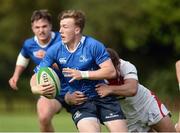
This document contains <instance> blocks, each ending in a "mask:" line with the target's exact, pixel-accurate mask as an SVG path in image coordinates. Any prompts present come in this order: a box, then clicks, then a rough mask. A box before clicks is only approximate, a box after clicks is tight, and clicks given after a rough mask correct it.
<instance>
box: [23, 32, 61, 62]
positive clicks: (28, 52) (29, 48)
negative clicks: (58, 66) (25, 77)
mask: <svg viewBox="0 0 180 133" xmlns="http://www.w3.org/2000/svg"><path fill="white" fill-rule="evenodd" d="M60 40H61V36H60V33H59V32H52V36H51V41H50V42H49V44H48V45H47V46H46V47H42V46H40V45H39V44H38V43H37V38H36V37H32V38H29V39H26V40H25V41H24V44H23V47H22V49H21V51H20V53H21V55H22V56H24V57H25V58H30V59H32V61H33V62H34V63H35V64H36V65H38V64H39V63H40V61H41V60H42V58H38V57H37V55H36V54H37V53H38V51H40V50H41V51H44V52H46V51H47V49H48V48H49V47H51V46H52V45H54V44H55V43H56V42H58V41H60Z"/></svg>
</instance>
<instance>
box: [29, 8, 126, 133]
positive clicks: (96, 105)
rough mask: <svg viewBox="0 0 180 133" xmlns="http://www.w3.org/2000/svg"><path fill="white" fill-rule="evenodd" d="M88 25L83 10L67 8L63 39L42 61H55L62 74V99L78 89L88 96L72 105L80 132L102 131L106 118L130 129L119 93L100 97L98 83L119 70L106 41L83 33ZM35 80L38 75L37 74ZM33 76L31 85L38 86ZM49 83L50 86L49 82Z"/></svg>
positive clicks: (62, 24) (111, 123)
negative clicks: (101, 126) (107, 49)
mask: <svg viewBox="0 0 180 133" xmlns="http://www.w3.org/2000/svg"><path fill="white" fill-rule="evenodd" d="M84 25H85V16H84V13H83V12H81V11H78V10H66V11H64V12H62V14H60V33H61V37H62V42H58V45H55V46H53V47H51V48H50V49H49V50H48V51H47V53H46V56H45V57H44V59H43V60H42V61H41V63H40V65H39V66H38V67H37V69H36V70H37V71H38V69H39V67H44V66H46V67H47V66H51V65H52V63H54V62H56V63H57V65H58V67H59V69H60V70H61V71H62V72H63V74H64V75H61V78H60V79H61V93H60V95H61V96H59V97H57V99H58V100H59V101H60V103H62V100H64V95H65V93H66V92H67V91H69V92H70V93H73V92H74V91H79V92H81V93H83V94H84V95H86V96H87V99H86V100H87V101H86V102H85V103H83V104H79V105H72V106H70V108H69V109H70V110H69V111H70V112H71V113H72V118H73V120H74V122H75V124H76V126H77V128H78V130H79V131H80V132H100V124H99V122H103V123H104V124H105V125H106V126H107V127H108V129H109V130H110V131H111V132H121V131H124V132H125V131H127V127H126V121H125V117H124V115H123V113H122V111H121V109H120V106H119V103H118V101H117V99H116V97H111V96H107V97H104V98H100V97H99V96H98V94H97V92H96V91H95V85H97V84H99V83H104V80H101V79H104V78H112V77H114V76H115V74H116V72H115V69H114V67H113V64H112V62H111V59H110V58H109V55H108V53H107V51H106V49H105V47H104V45H103V44H102V43H101V42H99V41H97V40H95V39H94V38H92V37H89V36H84V35H83V34H82V32H83V28H84ZM34 80H35V78H34ZM33 82H34V81H33V77H32V80H31V87H32V89H33V88H35V89H36V85H35V84H33ZM46 87H47V86H46Z"/></svg>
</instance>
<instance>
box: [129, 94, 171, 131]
mask: <svg viewBox="0 0 180 133" xmlns="http://www.w3.org/2000/svg"><path fill="white" fill-rule="evenodd" d="M169 113H170V112H169V111H168V110H167V108H166V107H165V106H164V104H162V103H161V101H160V100H159V99H158V98H157V97H156V96H155V95H153V99H152V102H151V103H150V104H149V105H147V106H145V107H144V108H142V110H141V111H139V112H138V113H137V114H136V117H135V118H130V120H128V130H129V131H130V132H131V131H133V132H148V131H149V130H150V126H151V125H154V124H157V123H158V122H159V121H160V120H161V119H162V118H163V117H165V116H167V115H168V114H169Z"/></svg>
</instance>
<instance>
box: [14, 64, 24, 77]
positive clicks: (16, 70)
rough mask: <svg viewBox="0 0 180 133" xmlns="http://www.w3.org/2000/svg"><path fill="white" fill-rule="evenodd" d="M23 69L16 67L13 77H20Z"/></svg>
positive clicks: (22, 67)
mask: <svg viewBox="0 0 180 133" xmlns="http://www.w3.org/2000/svg"><path fill="white" fill-rule="evenodd" d="M25 69H26V68H25V67H24V66H20V65H16V68H15V71H14V74H13V76H16V77H20V76H21V74H22V73H23V71H24V70H25Z"/></svg>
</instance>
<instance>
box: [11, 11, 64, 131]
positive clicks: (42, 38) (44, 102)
mask: <svg viewBox="0 0 180 133" xmlns="http://www.w3.org/2000/svg"><path fill="white" fill-rule="evenodd" d="M31 28H32V31H33V33H34V37H32V38H28V39H26V40H25V41H24V44H23V47H22V49H21V51H20V53H19V56H18V58H17V62H16V67H15V71H14V74H13V76H12V77H11V78H10V80H9V84H10V86H11V88H12V89H13V90H18V87H17V82H18V80H19V78H20V76H21V74H22V73H23V71H24V70H25V69H26V67H27V65H28V63H29V60H32V61H33V62H34V63H35V64H36V65H38V64H39V63H40V61H41V60H42V58H43V57H44V55H45V53H46V51H47V49H48V48H50V47H51V46H52V45H54V44H55V43H56V42H57V41H60V40H61V37H60V34H59V32H53V31H52V18H51V14H50V13H49V12H48V11H47V10H35V11H34V12H33V14H32V16H31ZM41 92H42V93H43V90H41ZM60 108H61V106H60V104H59V103H58V102H57V100H49V99H47V98H45V97H40V98H39V99H38V102H37V113H38V119H39V123H40V130H41V131H42V132H48V131H54V129H53V126H52V123H51V119H52V117H53V115H54V114H55V113H57V112H58V111H59V109H60Z"/></svg>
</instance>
